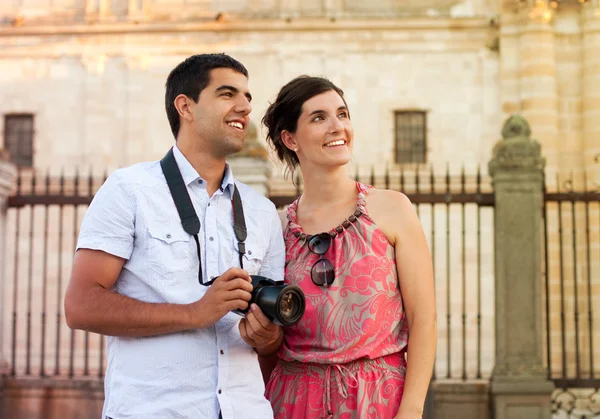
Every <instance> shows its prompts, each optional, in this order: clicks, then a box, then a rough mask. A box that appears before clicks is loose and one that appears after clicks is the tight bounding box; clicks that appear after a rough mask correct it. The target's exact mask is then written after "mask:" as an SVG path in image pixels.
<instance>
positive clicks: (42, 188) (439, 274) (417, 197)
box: [2, 167, 494, 380]
mask: <svg viewBox="0 0 600 419" xmlns="http://www.w3.org/2000/svg"><path fill="white" fill-rule="evenodd" d="M355 177H356V179H357V180H360V181H362V182H364V183H369V184H372V185H374V186H376V187H385V188H388V189H395V190H401V191H403V192H404V193H406V194H407V196H408V197H409V198H410V199H411V200H412V202H413V203H414V205H415V208H416V210H417V212H418V214H419V216H420V217H421V220H422V224H423V228H424V229H425V231H426V235H427V238H428V241H429V245H430V249H431V254H432V258H433V261H434V268H435V279H436V293H437V300H438V326H439V331H440V332H439V350H438V354H437V359H436V367H435V373H434V374H435V377H436V378H437V379H446V378H451V379H463V380H467V379H471V378H485V377H488V376H489V375H490V373H491V368H492V366H493V348H494V346H493V306H494V305H493V298H494V297H493V205H494V196H493V193H492V191H491V186H490V184H489V179H488V178H487V177H486V176H484V175H483V174H481V172H479V171H474V173H471V174H467V173H466V172H465V170H463V171H461V172H460V173H458V174H451V173H450V171H449V170H446V171H445V172H443V173H435V172H434V171H433V170H431V169H426V168H418V167H417V168H412V169H411V170H391V169H390V170H387V169H386V170H385V171H384V172H382V173H377V172H375V171H374V170H370V171H369V172H367V173H356V175H355ZM105 179H106V175H104V176H94V175H92V174H80V173H75V174H72V175H69V176H65V175H59V176H50V175H48V174H46V175H44V176H39V175H35V174H34V173H31V172H22V173H19V176H18V180H17V191H16V193H15V194H14V195H13V196H11V197H10V198H9V201H8V206H9V209H8V223H7V237H8V246H7V249H6V257H7V266H6V267H5V269H6V271H5V283H6V288H5V302H6V304H3V305H2V306H3V307H5V308H4V309H3V310H4V313H5V316H6V315H7V314H8V313H10V314H9V315H10V321H9V322H8V324H9V328H8V330H5V331H3V334H4V337H5V339H4V341H5V342H9V343H10V364H11V365H10V367H11V374H12V375H13V376H60V377H98V378H102V376H103V372H104V368H105V354H104V339H103V337H102V336H99V335H96V334H92V333H87V332H82V331H72V330H70V329H69V328H68V327H67V326H66V324H65V322H64V314H63V311H62V310H63V309H62V299H63V296H64V290H65V287H66V284H67V282H68V278H69V274H70V268H71V260H72V257H73V252H74V249H75V245H76V242H77V236H78V229H79V225H80V222H81V219H82V217H83V214H84V212H85V210H86V209H87V206H88V205H89V203H90V202H91V200H92V198H93V195H94V193H95V191H96V190H97V189H98V188H99V186H100V185H101V184H102V183H103V181H104V180H105ZM297 185H298V186H297V187H295V188H293V187H292V188H288V189H287V191H285V193H279V194H277V195H272V196H270V198H271V199H272V200H273V202H275V203H276V204H277V205H278V206H283V205H286V204H289V203H291V202H292V201H293V199H294V198H295V197H296V196H297V195H298V194H299V193H301V192H302V185H301V182H300V181H299V180H298V182H297Z"/></svg>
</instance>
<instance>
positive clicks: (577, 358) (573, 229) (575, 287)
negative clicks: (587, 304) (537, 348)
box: [571, 173, 581, 378]
mask: <svg viewBox="0 0 600 419" xmlns="http://www.w3.org/2000/svg"><path fill="white" fill-rule="evenodd" d="M571 185H574V179H573V173H571ZM575 209H576V205H575V196H574V195H572V196H571V234H572V237H573V292H574V297H575V304H573V314H574V316H575V371H576V374H577V378H580V377H581V360H580V351H579V287H578V285H577V279H578V278H577V277H578V275H577V228H576V227H577V220H576V216H575Z"/></svg>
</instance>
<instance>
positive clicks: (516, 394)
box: [489, 115, 554, 419]
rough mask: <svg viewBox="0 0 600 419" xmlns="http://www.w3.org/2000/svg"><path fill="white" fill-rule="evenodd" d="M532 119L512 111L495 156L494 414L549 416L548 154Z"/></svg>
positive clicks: (516, 418)
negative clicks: (545, 311) (545, 305)
mask: <svg viewBox="0 0 600 419" xmlns="http://www.w3.org/2000/svg"><path fill="white" fill-rule="evenodd" d="M530 136H531V129H530V127H529V124H528V123H527V121H526V120H525V118H523V117H522V116H520V115H513V116H511V117H510V118H509V119H508V120H507V122H506V123H505V125H504V128H503V129H502V137H503V139H502V140H500V141H499V142H498V143H497V144H496V146H495V147H494V151H493V157H492V160H491V161H490V163H489V173H490V175H491V176H492V181H493V186H494V193H495V196H496V206H495V211H494V223H495V227H494V228H495V238H494V246H495V293H496V312H495V322H496V365H495V367H494V371H493V373H492V380H491V396H492V402H493V411H494V415H493V417H494V418H496V419H550V397H551V394H552V390H553V389H554V385H553V383H552V382H551V381H549V380H548V379H547V372H546V368H545V367H544V360H543V348H544V344H543V337H542V336H543V327H544V326H543V322H542V277H541V273H542V269H541V268H542V267H541V263H542V256H541V249H542V243H541V237H542V235H541V231H542V205H543V196H542V187H543V181H544V165H545V159H544V158H543V157H542V155H541V147H540V144H539V143H538V142H537V141H535V140H533V139H531V137H530Z"/></svg>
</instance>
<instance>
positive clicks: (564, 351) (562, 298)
mask: <svg viewBox="0 0 600 419" xmlns="http://www.w3.org/2000/svg"><path fill="white" fill-rule="evenodd" d="M556 184H557V185H558V191H559V192H560V180H559V179H558V176H557V179H556ZM558 244H559V246H560V248H559V252H560V254H559V258H558V260H559V271H560V330H561V345H562V378H565V379H566V378H567V343H566V340H565V320H566V319H565V270H564V263H563V262H564V254H563V253H564V252H563V223H562V202H561V201H559V202H558Z"/></svg>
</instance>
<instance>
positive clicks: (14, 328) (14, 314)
mask: <svg viewBox="0 0 600 419" xmlns="http://www.w3.org/2000/svg"><path fill="white" fill-rule="evenodd" d="M22 176H23V174H22V172H21V171H20V170H19V172H18V173H17V195H21V182H22ZM20 215H21V209H20V208H17V209H16V217H17V218H16V220H15V265H14V268H13V275H14V277H13V312H12V342H11V344H12V348H11V350H12V351H11V371H10V374H11V375H12V376H13V377H14V376H15V375H16V374H17V310H18V305H17V302H18V301H19V300H18V289H19V280H18V278H19V224H20V221H21V220H20Z"/></svg>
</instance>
